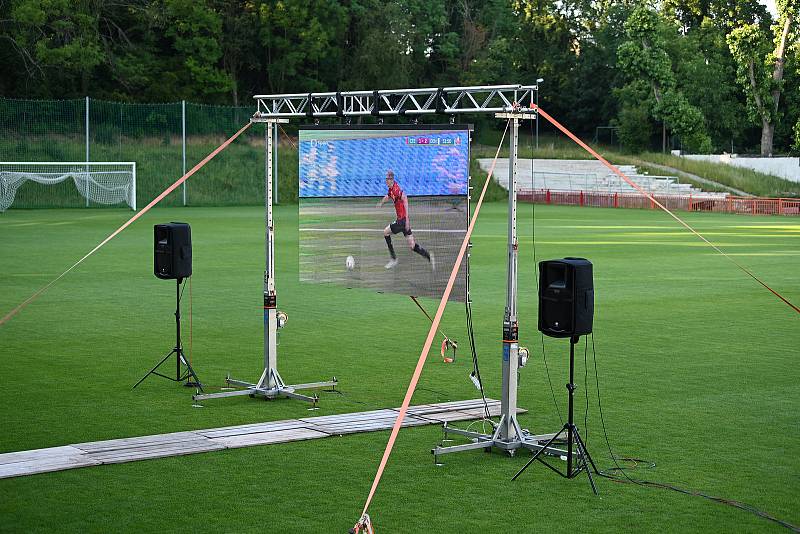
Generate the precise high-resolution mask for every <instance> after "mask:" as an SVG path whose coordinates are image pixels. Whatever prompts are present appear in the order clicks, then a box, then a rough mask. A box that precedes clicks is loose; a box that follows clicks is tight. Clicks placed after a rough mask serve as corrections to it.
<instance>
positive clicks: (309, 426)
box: [0, 399, 525, 478]
mask: <svg viewBox="0 0 800 534" xmlns="http://www.w3.org/2000/svg"><path fill="white" fill-rule="evenodd" d="M487 405H488V406H489V412H490V414H491V415H492V416H496V415H498V414H499V413H500V403H499V402H498V401H495V400H491V399H487ZM523 412H525V410H522V409H520V410H518V413H523ZM398 413H399V409H398V408H387V409H382V410H370V411H367V412H355V413H345V414H337V415H323V416H319V417H306V418H303V419H289V420H285V421H271V422H266V423H255V424H247V425H238V426H229V427H222V428H209V429H203V430H197V431H192V432H172V433H170V434H157V435H153V436H140V437H132V438H121V439H112V440H106V441H93V442H88V443H78V444H76V445H69V446H64V447H51V448H48V449H37V450H32V451H17V452H11V453H6V454H0V478H8V477H14V476H22V475H28V474H35V473H46V472H50V471H60V470H62V469H72V468H75V467H85V466H91V465H100V464H113V463H123V462H133V461H137V460H146V459H151V458H164V457H167V456H180V455H185V454H196V453H200V452H210V451H217V450H222V449H227V448H238V447H251V446H255V445H266V444H270V443H285V442H290V441H299V440H306V439H317V438H324V437H328V436H331V435H341V434H354V433H358V432H374V431H380V430H389V429H390V428H392V426H393V425H394V423H395V421H396V420H397V416H398ZM483 416H484V404H483V400H482V399H469V400H463V401H452V402H443V403H439V404H423V405H417V406H411V407H410V408H409V410H408V412H407V413H406V417H405V420H404V421H403V426H404V427H410V426H421V425H427V424H437V423H444V422H451V421H466V420H473V419H480V418H482V417H483Z"/></svg>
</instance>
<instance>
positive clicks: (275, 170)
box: [272, 124, 280, 204]
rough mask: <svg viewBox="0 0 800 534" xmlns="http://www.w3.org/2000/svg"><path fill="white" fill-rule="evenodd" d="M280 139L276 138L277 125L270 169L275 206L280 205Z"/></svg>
mask: <svg viewBox="0 0 800 534" xmlns="http://www.w3.org/2000/svg"><path fill="white" fill-rule="evenodd" d="M279 140H280V137H279V136H278V125H277V124H276V125H275V154H276V157H275V158H273V164H274V168H273V169H272V196H273V198H274V201H275V204H280V199H279V198H278V159H279V158H278V157H277V153H278V141H279Z"/></svg>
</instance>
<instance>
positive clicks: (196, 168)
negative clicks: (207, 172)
mask: <svg viewBox="0 0 800 534" xmlns="http://www.w3.org/2000/svg"><path fill="white" fill-rule="evenodd" d="M251 124H252V123H250V122H248V123H247V124H245V125H244V126H243V127H242V129H241V130H239V131H238V132H236V133H235V134H233V135H232V136H231V137H230V138H229V139H228V140H227V141H225V142H224V143H222V144H221V145H219V146H218V147H217V148H215V149H214V151H213V152H211V153H210V154H209V155H208V156H206V157H205V158H203V160H202V161H201V162H200V163H198V164H197V165H195V166H194V167H192V169H191V170H190V171H189V172H187V173H186V174H184V175H183V176H181V177H180V178H178V180H177V181H176V182H175V183H174V184H172V185H171V186H169V187H168V188H166V189H165V190H164V191H163V192H162V193H161V194H160V195H158V196H157V197H156V198H154V199H153V200H152V201H151V202H150V203H149V204H148V205H147V206H145V207H144V208H142V209H141V210H140V211H139V212H138V213H136V214H135V215H134V216H133V217H131V218H130V219H128V220H127V221H126V222H125V224H123V225H122V226H120V227H119V228H117V229H116V230H114V232H113V233H112V234H111V235H109V236H108V237H106V238H105V239H103V240H102V241H101V242H100V244H99V245H97V246H96V247H94V248H93V249H92V250H90V251H89V253H88V254H86V255H85V256H84V257H82V258H81V259H79V260H78V261H76V262H75V263H74V264H72V267H70V268H69V269H67V270H66V271H64V272H63V273H61V274H60V275H58V276H57V277H56V278H55V279H54V280H52V281H51V282H50V283H49V284H47V285H46V286H44V287H43V288H41V289H39V290H38V291H37V292H36V293H34V294H33V295H31V296H30V297H28V298H27V299H25V301H23V302H22V304H20V305H19V306H17V307H16V308H14V309H13V310H11V311H10V312H8V313H7V314H6V315H5V316H4V317H3V318H2V319H0V326H2V325H4V324H5V323H7V322H8V321H9V320H10V319H11V318H12V317H14V316H15V315H16V314H18V313H19V312H20V311H22V309H23V308H24V307H25V306H27V305H28V304H30V303H31V302H33V301H34V300H36V298H37V297H38V296H39V295H41V294H42V293H44V292H45V291H47V290H48V289H49V288H50V287H51V286H52V285H53V284H55V283H56V282H58V281H59V280H61V279H62V278H64V276H66V275H67V273H69V272H70V271H71V270H73V269H74V268H75V267H77V266H78V265H80V264H81V263H83V262H84V260H86V259H87V258H88V257H89V256H91V255H92V254H94V253H95V252H97V251H98V250H100V248H101V247H102V246H103V245H105V244H106V243H108V242H109V241H111V240H112V239H114V238H115V237H116V236H117V235H119V233H120V232H122V231H123V230H124V229H125V228H127V227H128V226H130V225H131V224H133V223H134V222H135V221H136V219H138V218H139V217H141V216H142V215H144V214H145V213H147V212H148V211H150V208H152V207H153V206H155V205H156V204H158V203H159V202H161V201H162V200H163V199H164V197H166V196H167V195H168V194H170V193H172V191H174V190H175V188H177V187H178V186H179V185H181V184H182V183H183V182H185V181H186V180H188V179H189V178H190V177H191V176H192V175H193V174H194V173H196V172H197V171H199V170H200V169H201V168H202V167H203V165H205V164H206V163H208V162H209V161H211V160H212V159H213V158H214V156H216V155H217V154H219V153H220V152H222V151H223V150H225V149H226V148H227V147H228V145H230V144H231V143H232V142H233V141H234V140H235V139H236V138H237V137H239V136H240V135H242V134H243V133H244V131H245V130H247V129H248V128H249V127H250V125H251Z"/></svg>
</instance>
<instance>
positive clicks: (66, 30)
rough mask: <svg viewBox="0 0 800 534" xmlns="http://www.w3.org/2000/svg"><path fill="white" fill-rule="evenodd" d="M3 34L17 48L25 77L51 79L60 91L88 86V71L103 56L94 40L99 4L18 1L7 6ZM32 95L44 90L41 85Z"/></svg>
mask: <svg viewBox="0 0 800 534" xmlns="http://www.w3.org/2000/svg"><path fill="white" fill-rule="evenodd" d="M10 15H11V16H10V20H11V22H12V23H13V25H12V28H11V31H10V32H9V33H8V34H7V35H6V38H7V39H8V40H9V41H10V42H11V43H12V45H13V46H14V48H15V49H16V50H17V51H18V53H19V56H20V58H21V59H22V63H23V65H24V66H25V70H26V71H27V74H28V77H29V78H30V79H31V80H38V81H39V83H42V82H43V81H44V80H45V79H49V80H50V81H51V82H57V83H56V85H57V86H58V87H59V88H60V90H61V91H63V92H67V93H69V92H70V91H73V90H79V91H81V92H82V93H83V94H86V92H87V91H88V89H89V82H90V80H91V74H92V71H93V70H94V68H95V67H97V66H98V65H100V64H101V63H103V62H104V61H105V59H106V56H105V50H104V48H103V46H102V44H101V40H100V29H99V26H100V24H99V22H100V6H99V5H97V3H96V2H91V1H83V2H70V1H69V0H19V1H18V2H16V3H15V5H14V6H13V7H12V8H11V13H10ZM33 92H34V94H48V93H49V91H48V89H47V88H45V87H38V88H35V89H33ZM62 95H63V93H62Z"/></svg>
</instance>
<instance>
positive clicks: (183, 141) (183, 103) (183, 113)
mask: <svg viewBox="0 0 800 534" xmlns="http://www.w3.org/2000/svg"><path fill="white" fill-rule="evenodd" d="M181 147H182V150H183V172H182V173H181V176H184V175H185V174H186V100H181ZM183 205H184V206H185V205H186V182H185V181H184V182H183Z"/></svg>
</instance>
